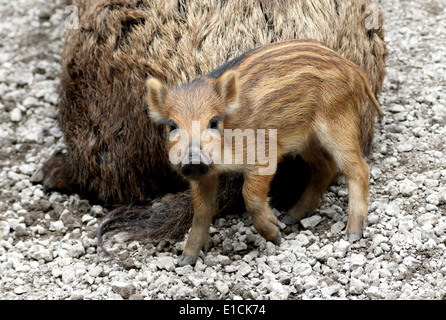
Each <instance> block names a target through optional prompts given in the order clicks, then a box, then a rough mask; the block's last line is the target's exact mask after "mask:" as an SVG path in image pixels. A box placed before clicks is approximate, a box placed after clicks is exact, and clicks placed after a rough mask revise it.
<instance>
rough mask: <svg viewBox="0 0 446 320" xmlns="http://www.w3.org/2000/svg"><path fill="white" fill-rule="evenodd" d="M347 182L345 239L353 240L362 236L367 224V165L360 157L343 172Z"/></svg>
mask: <svg viewBox="0 0 446 320" xmlns="http://www.w3.org/2000/svg"><path fill="white" fill-rule="evenodd" d="M344 175H345V177H346V180H347V184H348V194H349V195H348V222H347V227H346V229H345V240H348V241H349V242H354V241H356V240H359V239H360V238H361V237H362V232H363V230H364V229H365V227H366V226H367V198H368V194H369V188H368V181H369V167H368V165H367V163H366V162H365V161H364V159H363V158H362V157H357V159H356V161H355V162H354V165H353V166H352V167H350V168H349V169H348V170H345V173H344Z"/></svg>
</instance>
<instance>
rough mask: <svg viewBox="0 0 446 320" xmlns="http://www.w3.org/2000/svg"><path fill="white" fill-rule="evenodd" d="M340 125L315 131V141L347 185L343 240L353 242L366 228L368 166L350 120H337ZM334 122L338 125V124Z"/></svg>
mask: <svg viewBox="0 0 446 320" xmlns="http://www.w3.org/2000/svg"><path fill="white" fill-rule="evenodd" d="M339 122H341V123H342V124H343V125H338V126H335V125H333V126H331V127H330V126H323V127H321V128H319V133H321V134H320V135H319V139H320V141H321V142H322V143H323V145H324V148H325V149H326V150H327V151H328V152H329V153H330V154H331V155H332V157H333V159H334V160H335V162H336V163H337V165H338V167H339V169H340V171H341V173H342V174H344V176H345V178H346V182H347V186H348V222H347V227H346V229H345V239H346V240H348V241H349V242H354V241H356V240H359V239H360V238H361V237H362V233H363V230H364V228H365V227H366V226H367V215H368V213H367V200H368V194H369V167H368V165H367V163H366V162H365V160H364V158H363V157H362V151H361V148H360V145H359V135H358V133H357V132H358V129H357V128H356V126H355V122H354V121H348V119H344V121H342V120H340V121H339ZM339 122H338V123H339Z"/></svg>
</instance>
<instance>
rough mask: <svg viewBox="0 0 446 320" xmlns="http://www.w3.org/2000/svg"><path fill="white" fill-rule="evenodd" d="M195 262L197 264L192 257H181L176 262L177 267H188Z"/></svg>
mask: <svg viewBox="0 0 446 320" xmlns="http://www.w3.org/2000/svg"><path fill="white" fill-rule="evenodd" d="M195 262H197V259H196V258H193V257H181V258H180V260H179V261H178V266H179V267H184V266H190V265H194V264H195Z"/></svg>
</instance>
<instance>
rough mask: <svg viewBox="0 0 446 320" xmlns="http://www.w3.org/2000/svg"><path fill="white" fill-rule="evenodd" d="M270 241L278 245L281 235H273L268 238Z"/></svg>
mask: <svg viewBox="0 0 446 320" xmlns="http://www.w3.org/2000/svg"><path fill="white" fill-rule="evenodd" d="M270 241H271V242H272V243H274V244H275V245H276V246H280V243H281V242H282V236H281V235H280V233H279V234H278V235H277V236H276V237H274V238H273V239H272V240H270Z"/></svg>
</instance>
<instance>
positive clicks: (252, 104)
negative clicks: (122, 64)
mask: <svg viewBox="0 0 446 320" xmlns="http://www.w3.org/2000/svg"><path fill="white" fill-rule="evenodd" d="M147 92H148V99H147V101H148V105H149V115H150V117H151V118H152V119H153V120H155V121H159V120H163V119H170V120H169V121H172V122H173V123H175V126H177V127H178V128H179V129H181V130H184V131H185V132H187V134H188V136H189V137H191V136H192V135H193V131H192V130H193V129H192V125H191V124H192V122H193V121H198V122H199V123H200V128H201V132H200V134H201V133H202V132H203V131H204V130H206V129H207V128H209V126H210V125H211V123H212V121H213V120H212V119H215V117H217V116H222V117H221V120H220V125H219V126H217V125H216V124H215V123H214V124H213V125H214V126H215V127H216V128H218V129H219V132H220V133H223V132H225V131H224V130H225V129H233V130H235V129H241V130H242V131H244V130H247V129H253V130H257V129H276V130H277V161H279V162H280V161H281V160H282V159H283V157H285V156H287V155H296V154H299V155H300V156H302V157H303V159H304V160H305V161H306V162H307V163H309V165H310V167H311V169H312V172H311V176H310V183H309V185H308V186H307V188H306V190H305V191H304V193H303V196H302V198H301V199H300V200H299V202H298V203H297V204H296V205H295V206H294V207H293V208H291V210H290V211H289V212H288V216H287V217H286V218H285V222H287V223H295V222H297V221H298V220H299V219H301V218H302V217H304V216H305V215H306V214H307V213H309V212H312V211H314V210H315V209H316V207H317V205H318V203H319V199H320V198H321V196H322V194H323V192H324V191H325V189H326V188H327V187H328V185H329V183H330V182H331V181H332V180H333V178H334V177H335V175H336V173H337V171H339V172H340V173H342V174H343V175H344V176H345V178H346V181H347V184H348V187H349V194H350V196H349V209H348V214H349V223H348V225H347V229H346V236H347V239H349V240H351V241H354V240H357V239H359V237H360V236H361V235H362V230H363V228H364V226H365V224H366V221H367V197H368V179H369V169H368V166H367V164H366V162H365V161H364V159H363V153H362V150H361V144H360V114H361V111H362V108H363V106H364V102H365V100H366V98H367V97H368V98H369V99H370V100H371V101H372V103H373V104H374V107H375V108H376V110H377V111H378V113H379V114H380V115H382V114H383V112H382V110H381V107H380V105H379V103H378V102H377V100H376V98H375V97H374V96H373V94H372V93H371V90H370V84H369V81H368V80H367V77H366V76H365V75H364V73H363V72H362V71H361V69H360V67H358V66H357V65H355V64H354V63H352V62H351V61H349V60H347V59H345V58H343V57H342V56H340V55H339V54H337V53H336V52H334V51H333V50H331V49H329V48H327V47H326V46H324V45H323V44H321V43H320V42H318V41H314V40H290V41H286V42H282V43H274V44H268V45H265V46H262V47H259V48H257V49H254V50H252V51H250V52H248V53H247V54H244V55H242V56H241V57H238V58H236V59H235V61H232V62H231V61H230V62H229V63H227V64H225V65H223V66H222V67H220V68H217V70H216V71H214V72H211V73H210V74H209V75H207V76H203V77H199V78H198V79H196V80H194V81H192V82H191V83H188V84H186V85H183V86H180V87H174V88H172V89H169V88H168V87H167V86H166V85H165V84H163V83H162V82H160V81H159V80H157V79H154V78H150V79H149V80H148V81H147ZM159 97H162V99H158V98H159ZM194 143H196V142H194V141H193V140H186V141H185V142H184V141H182V142H181V141H180V142H178V141H177V140H173V141H171V140H169V141H168V149H169V150H170V149H171V148H173V147H174V146H176V147H177V146H178V145H180V148H181V150H182V151H183V153H182V154H184V155H185V158H183V160H182V161H181V162H180V163H179V164H178V165H177V166H176V168H177V169H178V170H179V172H181V173H183V174H184V176H185V177H186V178H187V179H189V180H190V181H191V182H190V184H191V189H192V195H193V199H194V201H193V203H194V218H193V223H192V229H191V233H190V235H189V239H188V242H187V244H186V248H185V250H184V253H183V257H182V259H181V260H180V264H188V263H194V262H195V261H196V259H197V257H198V254H199V253H200V251H201V248H202V247H204V246H206V244H207V240H208V237H209V226H210V223H211V221H212V217H213V216H214V214H215V212H216V208H217V207H216V203H217V186H218V176H219V175H220V174H222V173H225V172H239V173H242V174H243V175H244V185H243V189H242V190H243V197H244V200H245V206H246V209H247V211H248V212H249V213H250V215H251V217H252V221H253V224H254V227H255V228H256V230H257V231H258V232H259V233H260V234H261V235H262V236H263V237H264V238H265V239H266V240H269V241H272V242H274V243H276V244H279V243H280V232H279V230H278V228H277V226H276V225H277V221H276V217H275V216H274V214H273V213H272V210H271V208H270V207H269V204H268V193H269V188H270V183H271V180H272V178H273V175H274V173H275V171H273V172H271V173H269V174H268V175H259V170H258V169H259V168H260V167H261V164H260V163H259V161H255V162H254V163H253V164H249V163H248V162H247V154H248V151H247V150H244V161H243V164H233V163H225V162H224V161H223V160H222V157H220V158H218V160H219V161H220V160H221V161H222V162H221V163H219V162H214V163H211V164H207V162H206V161H205V159H204V157H205V156H204V155H203V150H204V148H205V147H206V145H207V142H200V145H199V146H195V145H194ZM231 144H232V143H231ZM197 147H198V149H199V150H198V149H197ZM226 147H228V146H227V141H226V140H225V139H221V149H222V150H223V149H224V148H226ZM236 147H237V144H236V143H233V144H232V154H233V155H235V152H236V150H235V149H236ZM243 147H244V148H245V149H246V148H247V144H246V143H244V144H243ZM194 148H195V149H194ZM194 157H196V158H197V159H198V158H199V159H200V163H196V164H191V163H189V160H190V159H192V158H194Z"/></svg>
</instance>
